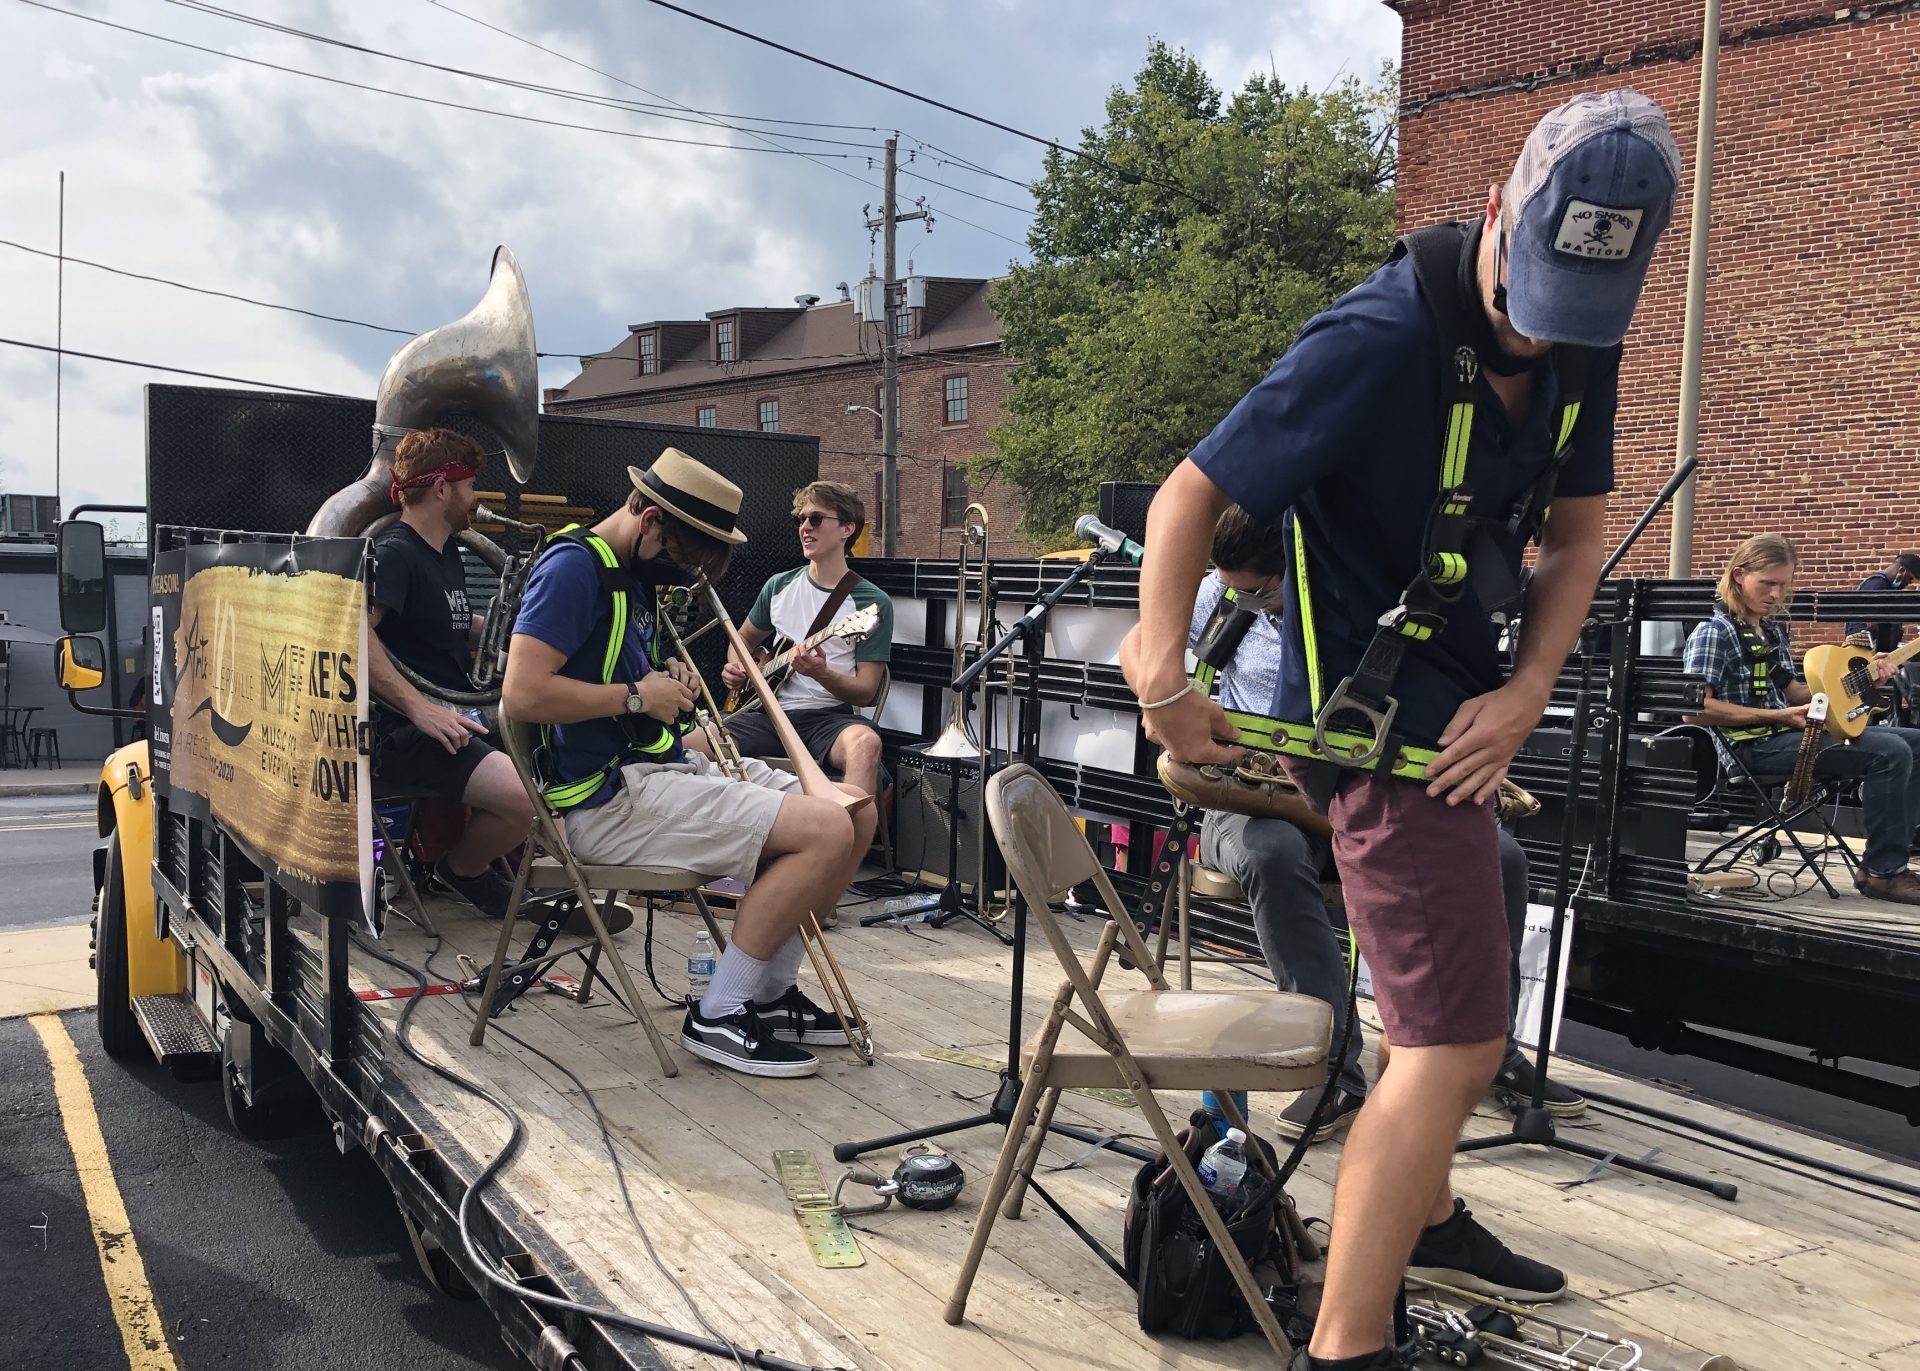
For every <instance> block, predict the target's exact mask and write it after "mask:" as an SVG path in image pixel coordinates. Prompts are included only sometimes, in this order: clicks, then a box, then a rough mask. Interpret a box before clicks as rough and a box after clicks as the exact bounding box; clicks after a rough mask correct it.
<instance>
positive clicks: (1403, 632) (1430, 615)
mask: <svg viewBox="0 0 1920 1371" xmlns="http://www.w3.org/2000/svg"><path fill="white" fill-rule="evenodd" d="M1455 593H1456V595H1457V594H1458V592H1457V591H1456V592H1455ZM1375 622H1376V623H1377V624H1378V625H1379V626H1380V627H1381V628H1384V629H1386V630H1387V631H1389V632H1391V633H1398V634H1399V635H1400V636H1401V637H1403V638H1412V639H1413V640H1414V641H1416V642H1425V641H1426V640H1427V639H1429V638H1432V637H1434V636H1435V635H1436V634H1438V633H1439V632H1440V630H1441V629H1443V628H1445V627H1446V626H1447V616H1446V615H1444V614H1438V613H1435V612H1434V611H1432V610H1427V609H1413V608H1411V607H1410V606H1409V605H1408V604H1407V603H1406V601H1404V600H1402V601H1401V602H1400V603H1399V604H1397V605H1395V606H1394V607H1393V608H1392V609H1389V610H1388V611H1387V612H1386V613H1385V614H1382V615H1381V616H1380V617H1379V618H1378V619H1377V620H1375ZM1352 679H1353V678H1352V677H1348V678H1347V680H1348V681H1351V680H1352ZM1345 684H1346V683H1345V682H1342V687H1343V688H1344V686H1345ZM1359 707H1360V706H1357V705H1356V706H1355V708H1359Z"/></svg>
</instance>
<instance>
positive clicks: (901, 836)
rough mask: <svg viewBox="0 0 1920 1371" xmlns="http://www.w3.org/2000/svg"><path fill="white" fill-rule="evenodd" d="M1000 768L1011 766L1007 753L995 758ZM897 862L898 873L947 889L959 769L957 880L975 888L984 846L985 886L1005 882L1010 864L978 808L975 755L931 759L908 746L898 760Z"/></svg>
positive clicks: (895, 798) (895, 803)
mask: <svg viewBox="0 0 1920 1371" xmlns="http://www.w3.org/2000/svg"><path fill="white" fill-rule="evenodd" d="M993 764H994V766H995V767H996V768H999V767H1003V766H1005V765H1006V764H1007V758H1006V754H1004V753H1001V754H998V755H996V757H995V758H994V763H993ZM894 767H895V773H896V774H895V776H894V790H893V860H894V863H895V865H896V866H898V867H899V868H900V874H901V875H903V876H905V877H906V878H907V879H909V880H914V879H920V880H924V881H926V882H928V883H930V884H934V885H943V884H945V882H946V879H947V852H948V823H949V815H950V814H951V813H952V812H953V804H954V799H953V797H954V793H955V792H954V771H955V769H956V768H957V769H958V770H959V782H960V783H959V790H958V804H959V812H960V858H959V868H958V872H957V875H958V878H959V881H960V885H961V887H962V888H963V889H966V890H971V889H972V888H973V886H974V882H975V881H976V879H977V878H978V872H979V862H980V843H981V837H982V834H985V840H986V845H987V886H988V888H989V889H990V890H996V891H997V890H999V889H1001V888H1003V887H1004V886H1005V884H1006V879H1005V878H1006V863H1005V862H1003V861H1002V860H1001V858H1000V848H999V846H998V845H997V844H996V843H995V842H994V841H993V835H992V833H991V832H990V831H988V830H987V828H986V821H985V819H984V817H983V816H982V814H981V809H980V762H979V759H978V758H977V757H958V758H951V757H929V756H928V755H927V754H926V752H925V751H924V749H923V748H905V749H903V750H902V751H901V752H900V754H899V755H898V756H897V757H896V758H895V759H894Z"/></svg>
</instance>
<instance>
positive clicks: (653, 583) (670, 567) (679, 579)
mask: <svg viewBox="0 0 1920 1371" xmlns="http://www.w3.org/2000/svg"><path fill="white" fill-rule="evenodd" d="M633 579H634V580H636V581H638V582H639V583H640V584H641V585H643V586H645V587H647V589H649V590H660V589H662V588H664V587H668V586H690V585H692V584H693V582H694V574H693V573H692V572H691V571H688V570H687V569H686V568H685V567H683V566H681V565H680V564H679V563H678V562H676V561H674V560H673V559H672V558H670V557H664V556H662V557H653V558H649V559H647V560H645V561H640V560H638V559H636V560H635V561H634V564H633Z"/></svg>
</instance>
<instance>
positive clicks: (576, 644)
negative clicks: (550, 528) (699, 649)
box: [502, 448, 874, 1076]
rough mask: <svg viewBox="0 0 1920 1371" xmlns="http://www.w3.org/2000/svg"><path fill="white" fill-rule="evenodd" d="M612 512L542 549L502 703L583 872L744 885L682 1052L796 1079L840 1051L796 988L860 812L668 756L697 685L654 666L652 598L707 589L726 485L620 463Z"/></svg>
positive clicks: (722, 529) (763, 770)
mask: <svg viewBox="0 0 1920 1371" xmlns="http://www.w3.org/2000/svg"><path fill="white" fill-rule="evenodd" d="M627 475H628V476H629V477H630V478H631V480H632V483H633V488H632V490H631V491H630V492H629V493H628V495H627V499H626V503H625V504H623V505H622V506H621V507H620V508H618V509H616V510H615V511H614V512H613V513H611V514H609V515H607V517H606V518H604V519H602V520H600V522H599V523H597V524H595V525H594V526H593V527H592V528H591V529H586V530H580V531H576V532H570V533H567V534H564V535H562V536H561V537H559V538H557V539H556V540H555V542H554V543H553V545H552V546H551V547H550V548H549V550H548V551H547V552H545V553H544V554H542V556H541V557H540V560H539V561H538V562H536V563H535V564H534V568H533V572H532V574H531V575H530V576H529V577H528V580H527V588H526V593H525V596H524V597H523V598H522V600H521V602H520V617H519V618H518V620H517V621H516V622H515V624H514V634H513V644H512V648H511V650H510V651H509V653H508V654H507V675H506V681H505V684H504V687H503V693H502V702H503V703H504V704H505V706H506V709H507V713H508V714H509V715H510V716H511V717H513V718H515V719H518V720H520V721H521V722H523V723H530V724H539V725H540V726H541V747H540V749H539V756H540V767H541V771H542V775H541V777H540V780H541V782H542V783H543V788H544V793H545V796H546V798H547V801H548V803H550V804H552V805H554V806H555V807H556V808H558V809H560V810H561V811H562V812H563V813H564V815H565V819H566V827H567V840H568V842H569V843H570V844H571V845H572V847H573V851H574V855H575V856H577V857H578V858H579V859H580V860H581V861H584V862H589V863H604V864H608V865H620V866H674V867H685V868H689V869H692V870H695V871H699V872H701V873H702V874H704V875H708V876H712V877H721V876H730V877H733V878H734V879H735V880H738V881H740V882H742V883H743V884H747V885H748V890H747V894H746V897H745V898H744V899H743V900H742V901H741V904H740V909H739V913H738V915H737V916H736V919H735V922H734V930H733V940H732V941H731V942H730V943H729V944H728V946H727V950H726V953H725V954H724V955H723V956H722V957H721V959H720V964H719V966H718V967H717V968H716V969H715V971H714V976H713V980H712V983H711V984H710V985H709V987H708V989H707V992H706V994H705V995H704V996H703V997H702V998H701V1000H700V1002H699V1003H698V1004H695V1005H690V1006H689V1007H688V1009H687V1017H686V1022H685V1024H684V1026H683V1027H682V1029H681V1042H682V1043H683V1044H684V1045H685V1046H686V1048H687V1050H688V1051H690V1052H692V1053H694V1054H695V1055H696V1056H701V1057H705V1058H707V1059H708V1060H709V1061H713V1062H717V1063H719V1064H720V1065H722V1066H725V1067H728V1068H731V1069H732V1070H735V1071H741V1072H745V1073H747V1074H749V1075H755V1076H808V1075H812V1074H813V1072H814V1071H815V1070H816V1069H817V1068H818V1066H819V1063H818V1061H817V1060H816V1059H815V1058H814V1056H813V1054H812V1053H810V1052H808V1051H806V1050H805V1048H804V1047H803V1046H801V1044H803V1043H828V1042H834V1041H844V1037H843V1035H842V1032H841V1029H840V1026H839V1023H838V1021H837V1020H836V1019H835V1018H834V1017H833V1015H832V1014H831V1013H830V1012H829V1011H827V1010H824V1009H821V1008H819V1007H818V1006H816V1005H814V1004H813V1003H812V1002H811V1001H810V1000H808V999H807V997H806V996H805V995H803V994H802V993H801V992H800V989H799V986H798V985H797V983H796V977H797V975H798V972H799V967H800V962H801V959H802V958H803V957H804V956H805V955H806V951H805V946H804V944H803V943H802V941H801V938H800V933H799V928H800V924H801V922H802V920H803V919H804V918H805V917H806V913H807V911H808V910H810V909H812V910H831V909H832V908H834V906H835V905H836V904H837V903H838V902H839V899H840V896H841V894H842V893H843V892H844V891H845V889H846V886H847V882H848V881H850V880H851V879H852V878H853V873H854V871H855V869H856V868H857V867H858V866H859V861H860V855H861V854H862V853H864V852H865V851H866V850H867V847H868V845H869V844H870V843H871V842H872V841H873V822H874V820H873V816H872V813H871V811H870V810H869V811H867V812H865V813H862V814H860V815H857V816H854V817H849V816H848V815H847V813H846V812H845V811H844V810H843V809H842V808H841V807H840V806H839V805H836V804H834V803H833V802H832V801H830V800H824V799H816V798H811V797H809V796H806V795H803V794H801V793H800V788H799V782H798V781H797V780H796V779H795V778H794V777H792V776H790V775H787V774H786V773H784V772H778V771H774V770H772V769H771V768H770V767H768V766H766V765H765V764H764V763H763V762H760V761H758V760H757V759H753V758H748V759H747V760H746V762H745V768H746V775H745V779H744V780H736V779H733V778H732V777H729V776H727V775H725V774H723V773H722V772H721V771H720V769H719V767H718V766H717V765H716V764H715V763H714V762H712V761H711V760H710V759H708V758H707V757H705V756H702V755H701V754H699V753H697V752H690V751H687V750H686V749H685V748H683V747H682V746H681V743H680V732H679V729H678V727H677V726H676V722H677V721H678V720H679V719H680V718H681V717H682V716H683V715H685V714H686V713H687V712H688V711H690V710H691V709H692V708H693V704H694V699H695V694H696V689H697V684H698V683H697V682H696V681H695V680H694V678H693V674H692V672H691V671H690V670H688V668H687V667H686V666H685V665H684V664H683V663H681V662H679V661H675V660H668V661H667V662H666V665H665V666H663V667H655V666H654V665H653V663H652V661H651V660H650V659H651V657H652V655H653V654H652V647H653V635H654V617H653V607H654V596H655V592H656V591H657V590H658V589H659V588H661V587H664V586H671V585H681V584H686V583H688V582H689V581H691V580H692V579H694V578H695V577H696V576H704V577H706V578H707V579H708V580H718V579H719V578H720V576H721V575H722V574H723V573H724V572H725V570H726V566H727V561H728V559H729V558H730V557H731V555H732V552H733V549H734V548H735V547H737V546H739V545H740V544H742V543H744V542H746V540H747V538H746V535H745V534H744V533H742V532H740V530H739V528H738V527H737V526H736V525H737V521H738V517H739V513H740V503H741V492H740V487H739V486H737V485H735V484H734V483H733V482H732V481H729V480H727V479H726V477H724V476H722V475H720V474H719V473H718V472H716V471H714V470H712V469H711V468H709V467H706V466H703V465H702V464H701V463H699V462H697V461H695V460H694V459H693V458H691V457H689V456H688V455H687V454H686V453H684V452H681V451H680V450H679V449H677V448H668V449H666V450H665V451H664V452H662V453H661V454H660V456H659V457H658V458H657V459H656V460H655V461H654V463H653V465H652V466H651V467H649V468H648V469H646V470H645V471H642V470H640V469H639V468H638V467H628V468H627Z"/></svg>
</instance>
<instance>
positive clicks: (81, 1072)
mask: <svg viewBox="0 0 1920 1371" xmlns="http://www.w3.org/2000/svg"><path fill="white" fill-rule="evenodd" d="M27 1022H28V1023H30V1024H32V1025H33V1028H34V1031H35V1032H36V1033H38V1034H39V1035H40V1042H41V1045H42V1046H44V1047H45V1048H46V1050H47V1061H48V1062H49V1063H50V1064H51V1065H52V1067H53V1097H54V1099H55V1100H56V1101H57V1102H58V1103H59V1105H60V1119H61V1122H63V1123H64V1124H65V1125H66V1128H67V1146H68V1147H69V1148H71V1149H72V1150H73V1168H74V1171H75V1172H76V1173H77V1174H78V1175H79V1177H80V1191H81V1194H82V1195H83V1196H85V1198H86V1202H87V1218H88V1219H89V1221H91V1223H92V1225H93V1242H94V1246H96V1247H97V1248H99V1249H100V1274H101V1276H102V1277H103V1278H105V1280H106V1284H107V1299H108V1302H109V1303H111V1304H112V1305H113V1317H114V1321H115V1322H117V1323H118V1324H119V1325H120V1340H121V1342H122V1344H123V1345H124V1346H125V1347H126V1351H127V1365H128V1367H129V1369H130V1371H180V1364H179V1363H178V1362H177V1361H175V1360H174V1357H173V1349H172V1348H171V1347H169V1346H168V1345H167V1328H166V1324H165V1322H164V1321H163V1320H162V1319H161V1317H160V1310H159V1308H158V1307H157V1306H156V1305H155V1304H154V1299H153V1287H152V1286H151V1285H149V1284H148V1283H147V1265H146V1263H145V1262H144V1261H142V1260H141V1259H140V1247H139V1244H137V1243H136V1242H135V1241H134V1239H133V1225H132V1224H130V1223H129V1222H128V1221H127V1206H126V1202H125V1201H123V1200H122V1199H121V1198H120V1185H119V1182H117V1181H115V1180H114V1178H113V1163H112V1161H111V1160H110V1159H109V1158H108V1156H107V1140H106V1138H105V1136H104V1135H102V1133H101V1132H100V1116H99V1115H98V1114H96V1113H95V1112H94V1108H93V1094H92V1092H91V1091H89V1090H88V1089H87V1073H86V1068H85V1067H83V1066H81V1064H80V1053H79V1051H78V1049H76V1048H75V1047H74V1045H73V1039H72V1038H70V1037H69V1036H67V1027H66V1025H65V1024H63V1023H61V1022H60V1020H59V1018H58V1017H57V1016H56V1015H53V1014H36V1015H34V1016H33V1017H32V1018H30V1019H28V1020H27Z"/></svg>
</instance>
